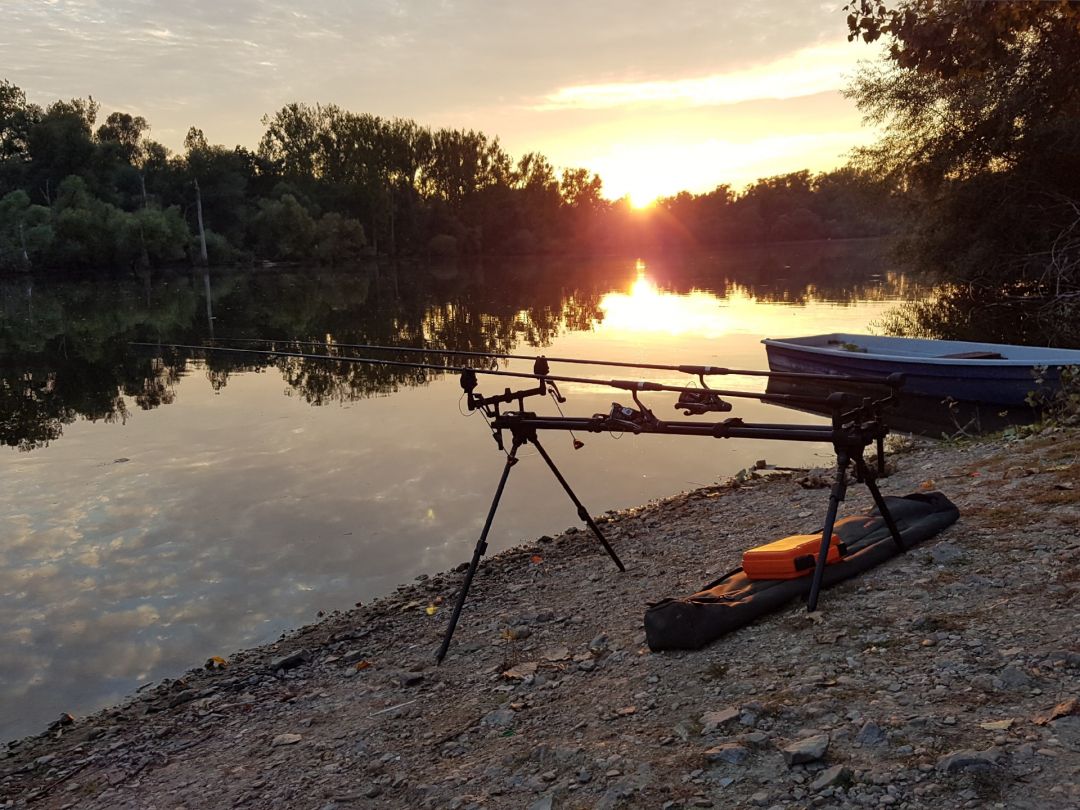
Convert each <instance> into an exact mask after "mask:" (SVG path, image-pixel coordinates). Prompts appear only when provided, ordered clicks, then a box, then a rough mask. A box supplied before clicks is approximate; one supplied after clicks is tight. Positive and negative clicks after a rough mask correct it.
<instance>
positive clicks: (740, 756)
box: [705, 743, 750, 765]
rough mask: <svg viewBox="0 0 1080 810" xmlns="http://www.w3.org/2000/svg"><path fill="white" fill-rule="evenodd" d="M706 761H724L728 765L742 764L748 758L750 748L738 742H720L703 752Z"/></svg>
mask: <svg viewBox="0 0 1080 810" xmlns="http://www.w3.org/2000/svg"><path fill="white" fill-rule="evenodd" d="M705 759H706V760H707V761H708V762H726V763H728V764H730V765H742V764H743V763H745V762H746V761H747V760H748V759H750V749H749V748H746V747H745V746H742V745H739V744H738V743H721V744H720V745H717V746H714V747H712V748H710V749H709V750H707V751H706V752H705Z"/></svg>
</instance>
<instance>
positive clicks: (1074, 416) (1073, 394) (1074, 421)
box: [1027, 366, 1080, 427]
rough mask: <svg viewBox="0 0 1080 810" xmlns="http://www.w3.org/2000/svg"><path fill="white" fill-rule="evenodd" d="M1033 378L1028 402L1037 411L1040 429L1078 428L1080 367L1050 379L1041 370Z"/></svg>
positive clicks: (1042, 369)
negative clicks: (1074, 426)
mask: <svg viewBox="0 0 1080 810" xmlns="http://www.w3.org/2000/svg"><path fill="white" fill-rule="evenodd" d="M1034 374H1035V390H1033V391H1032V392H1031V393H1029V394H1028V396H1027V402H1028V404H1029V405H1031V406H1032V407H1033V408H1035V409H1036V410H1038V411H1039V417H1040V421H1041V424H1042V426H1043V427H1049V426H1054V427H1065V426H1070V425H1080V366H1065V367H1064V368H1062V369H1061V370H1060V373H1059V374H1055V375H1053V377H1052V376H1051V375H1050V372H1049V370H1048V369H1047V368H1046V367H1045V366H1041V367H1038V368H1036V369H1035V372H1034Z"/></svg>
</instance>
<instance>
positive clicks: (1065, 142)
mask: <svg viewBox="0 0 1080 810" xmlns="http://www.w3.org/2000/svg"><path fill="white" fill-rule="evenodd" d="M847 11H848V12H849V14H848V17H847V25H848V30H849V39H860V40H863V41H866V42H873V41H876V40H879V39H883V40H884V41H885V42H886V43H887V45H888V47H887V51H886V55H885V57H884V59H883V61H882V62H881V63H879V64H876V65H870V66H866V67H864V68H863V69H862V70H861V71H860V73H859V74H858V75H857V76H856V78H855V80H854V82H853V84H852V85H851V87H850V89H849V91H848V92H849V95H850V96H851V97H853V98H854V99H855V100H856V102H857V103H858V105H859V107H860V108H861V109H862V111H863V112H864V113H865V115H866V117H867V119H868V120H869V121H870V122H871V123H874V124H877V125H880V126H882V127H883V128H884V135H883V136H882V138H881V139H880V140H879V142H878V143H877V144H875V145H874V146H872V147H870V148H868V149H865V150H862V151H861V152H860V154H859V163H860V164H861V166H863V167H865V168H867V169H869V170H871V171H873V172H875V173H876V174H878V175H879V176H883V177H887V178H890V179H891V180H893V181H895V182H896V183H897V184H898V185H899V186H901V187H903V188H905V189H906V190H908V191H909V192H910V199H911V200H912V202H913V203H914V204H913V205H912V207H911V209H910V211H909V217H910V225H909V227H908V229H907V230H908V232H909V233H910V235H911V238H910V239H909V240H907V249H908V251H909V254H910V255H911V256H912V257H913V258H914V259H915V260H916V261H917V262H918V263H920V264H922V265H925V266H928V267H932V268H934V269H938V270H944V271H945V272H946V273H947V274H949V275H950V276H951V277H953V278H959V279H963V280H966V281H975V282H981V283H987V284H995V285H1000V284H1003V283H1007V284H1011V285H1020V286H1021V287H1023V288H1025V289H1026V290H1027V291H1028V292H1029V293H1035V294H1047V293H1048V284H1052V285H1053V286H1054V287H1055V288H1056V289H1057V291H1058V293H1060V291H1061V289H1062V287H1061V284H1062V283H1063V282H1064V284H1065V286H1066V287H1068V288H1070V289H1072V288H1074V287H1080V241H1078V240H1077V239H1075V238H1073V237H1072V234H1075V233H1076V232H1077V225H1078V223H1080V213H1078V212H1080V83H1078V82H1077V81H1076V65H1078V64H1080V3H1075V2H1057V1H1055V2H1013V3H979V2H968V1H967V0H901V2H898V3H896V4H894V5H892V6H889V7H887V6H885V5H883V4H881V3H878V2H873V3H872V2H868V1H867V0H856V2H852V3H850V4H849V5H848V7H847Z"/></svg>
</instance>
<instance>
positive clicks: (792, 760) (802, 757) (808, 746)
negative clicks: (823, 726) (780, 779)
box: [780, 734, 829, 765]
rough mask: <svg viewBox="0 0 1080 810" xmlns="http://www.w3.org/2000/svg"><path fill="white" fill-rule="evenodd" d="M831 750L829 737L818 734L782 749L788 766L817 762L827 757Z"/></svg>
mask: <svg viewBox="0 0 1080 810" xmlns="http://www.w3.org/2000/svg"><path fill="white" fill-rule="evenodd" d="M828 748H829V735H828V734H818V735H816V736H813V737H807V738H805V739H802V740H796V741H795V742H793V743H789V744H788V745H785V746H784V747H783V748H781V749H780V752H781V753H782V754H783V755H784V761H785V762H787V764H788V765H801V764H803V763H807V762H815V761H817V760H819V759H821V758H822V757H824V756H825V752H826V751H827V750H828Z"/></svg>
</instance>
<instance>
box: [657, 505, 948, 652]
mask: <svg viewBox="0 0 1080 810" xmlns="http://www.w3.org/2000/svg"><path fill="white" fill-rule="evenodd" d="M885 503H886V505H887V506H888V507H889V511H890V512H891V513H892V516H893V518H894V519H895V521H896V525H897V527H898V528H899V529H900V536H901V538H902V539H903V541H904V547H905V548H911V547H912V546H915V545H917V544H918V543H921V542H922V541H923V540H926V539H927V538H930V537H933V536H934V535H935V534H937V533H938V532H940V531H941V530H942V529H944V528H946V527H947V526H950V525H952V524H953V523H955V522H956V519H957V518H959V517H960V510H959V509H957V508H956V505H955V504H954V503H953V502H952V501H950V500H949V499H948V498H946V497H945V496H944V495H943V494H942V493H940V492H917V493H913V494H911V495H905V496H903V497H902V498H900V497H895V496H887V497H886V498H885ZM834 532H835V533H836V534H838V535H840V542H842V543H844V544H845V545H846V546H847V551H848V553H847V555H846V556H845V557H844V558H843V559H842V560H841V561H839V562H836V563H833V564H831V565H828V566H826V567H825V578H824V580H823V581H822V587H824V588H828V587H831V586H832V585H835V584H836V583H838V582H843V581H844V580H845V579H850V578H851V577H853V576H855V575H856V574H861V573H862V572H863V571H866V570H869V569H870V568H873V567H874V566H875V565H880V564H881V563H883V562H884V561H885V560H887V559H889V558H890V557H893V556H895V555H896V554H899V553H900V550H899V549H898V548H897V547H896V543H895V542H894V541H893V538H892V535H891V534H890V533H889V527H888V526H886V525H885V521H884V520H883V519H882V517H881V516H880V514H879V513H878V510H877V509H874V510H872V511H871V512H869V513H865V514H862V515H853V516H851V517H847V518H844V519H842V520H838V521H837V522H836V528H835V529H834ZM810 580H811V577H810V576H804V577H799V578H797V579H758V580H752V579H750V578H748V577H747V576H746V574H744V573H743V570H742V569H741V568H739V569H736V570H735V571H733V572H731V573H730V574H728V575H726V576H725V577H723V578H722V579H719V580H717V581H716V582H714V583H712V584H711V585H709V586H708V587H706V588H705V589H704V590H701V591H699V592H698V593H695V594H693V595H692V596H686V597H682V598H679V599H664V600H663V601H661V602H657V603H656V604H653V605H650V606H649V608H648V610H646V611H645V638H646V640H647V641H648V642H649V649H651V650H654V651H657V650H697V649H700V648H702V647H704V646H705V645H706V644H709V643H711V642H713V641H715V640H716V639H718V638H720V636H722V635H724V634H725V633H728V632H731V631H732V630H737V629H738V628H740V627H742V626H743V625H746V624H749V623H750V622H752V621H753V620H754V619H756V618H757V617H758V616H761V615H763V614H765V613H769V612H771V611H774V610H776V609H778V608H780V607H782V606H783V605H784V604H786V603H787V602H790V601H791V600H792V599H795V598H796V597H805V596H806V594H807V593H808V592H809V590H810Z"/></svg>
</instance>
